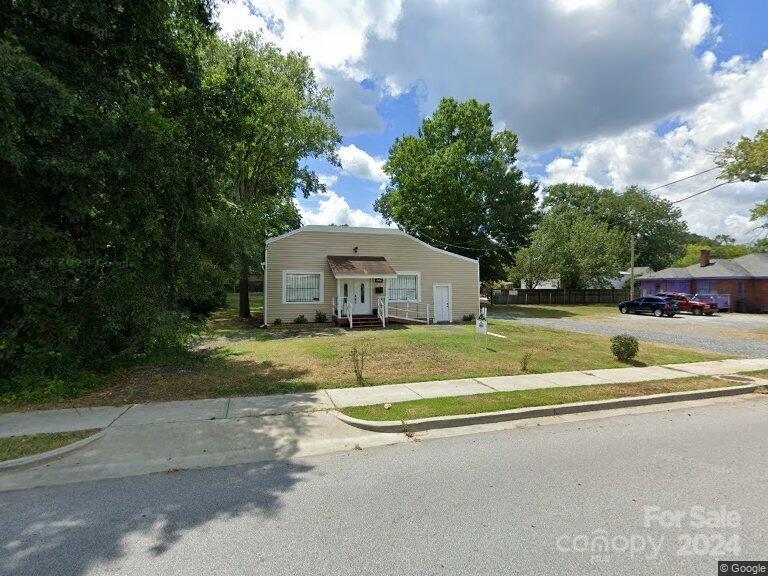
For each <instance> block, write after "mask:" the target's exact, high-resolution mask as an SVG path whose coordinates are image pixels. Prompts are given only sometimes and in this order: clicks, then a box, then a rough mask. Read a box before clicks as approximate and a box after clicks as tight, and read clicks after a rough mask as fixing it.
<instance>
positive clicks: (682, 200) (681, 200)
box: [670, 182, 732, 204]
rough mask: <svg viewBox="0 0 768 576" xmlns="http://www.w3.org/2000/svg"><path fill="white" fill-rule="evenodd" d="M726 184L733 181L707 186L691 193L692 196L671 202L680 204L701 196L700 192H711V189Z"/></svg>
mask: <svg viewBox="0 0 768 576" xmlns="http://www.w3.org/2000/svg"><path fill="white" fill-rule="evenodd" d="M726 184H732V182H720V184H715V185H714V186H712V187H711V188H707V189H706V190H702V191H701V192H696V193H695V194H691V195H690V196H686V197H685V198H680V200H675V201H674V202H670V204H679V203H680V202H685V201H686V200H690V199H691V198H694V197H696V196H699V195H700V194H704V192H709V191H710V190H714V189H715V188H720V186H725V185H726Z"/></svg>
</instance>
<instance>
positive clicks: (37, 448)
mask: <svg viewBox="0 0 768 576" xmlns="http://www.w3.org/2000/svg"><path fill="white" fill-rule="evenodd" d="M96 432H98V430H78V431H77V432H54V433H50V434H33V435H31V436H11V437H10V438H0V462H4V461H6V460H15V459H16V458H24V457H25V456H32V455H33V454H40V453H42V452H48V451H50V450H55V449H56V448H61V447H62V446H66V445H67V444H72V443H73V442H77V441H78V440H82V439H84V438H87V437H88V436H92V435H93V434H96Z"/></svg>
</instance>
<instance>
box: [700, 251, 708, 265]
mask: <svg viewBox="0 0 768 576" xmlns="http://www.w3.org/2000/svg"><path fill="white" fill-rule="evenodd" d="M699 265H700V266H701V267H702V268H706V267H707V266H709V250H702V251H701V252H699Z"/></svg>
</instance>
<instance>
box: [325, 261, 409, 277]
mask: <svg viewBox="0 0 768 576" xmlns="http://www.w3.org/2000/svg"><path fill="white" fill-rule="evenodd" d="M328 265H329V266H330V267H331V272H332V273H333V275H334V276H335V277H336V278H396V277H397V272H395V270H394V268H392V266H390V265H389V262H387V259H386V258H384V256H328Z"/></svg>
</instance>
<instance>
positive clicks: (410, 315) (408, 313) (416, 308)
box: [387, 302, 431, 324]
mask: <svg viewBox="0 0 768 576" xmlns="http://www.w3.org/2000/svg"><path fill="white" fill-rule="evenodd" d="M387 316H388V317H390V318H398V319H400V320H408V321H410V322H420V323H421V324H429V321H430V318H431V315H430V308H429V304H417V303H416V302H389V303H388V306H387Z"/></svg>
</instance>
